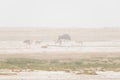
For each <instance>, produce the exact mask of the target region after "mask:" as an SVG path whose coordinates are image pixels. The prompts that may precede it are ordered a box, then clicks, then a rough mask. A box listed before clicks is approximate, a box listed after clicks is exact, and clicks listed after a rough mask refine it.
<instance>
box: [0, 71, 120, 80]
mask: <svg viewBox="0 0 120 80" xmlns="http://www.w3.org/2000/svg"><path fill="white" fill-rule="evenodd" d="M111 73H112V74H111ZM0 80H120V72H117V73H115V72H103V73H101V74H98V75H76V74H74V73H65V72H62V71H56V72H54V71H34V72H20V73H18V74H17V75H11V76H3V75H1V76H0Z"/></svg>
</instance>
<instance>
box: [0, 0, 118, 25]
mask: <svg viewBox="0 0 120 80" xmlns="http://www.w3.org/2000/svg"><path fill="white" fill-rule="evenodd" d="M0 26H2V27H3V26H7V27H15V26H16V27H17V26H21V27H24V26H36V27H38V26H42V27H44V26H46V27H109V26H110V27H111V26H113V27H118V26H120V0H0Z"/></svg>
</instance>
